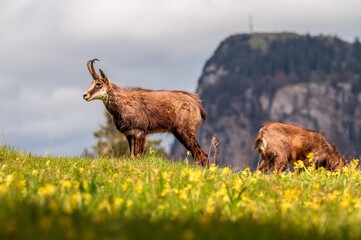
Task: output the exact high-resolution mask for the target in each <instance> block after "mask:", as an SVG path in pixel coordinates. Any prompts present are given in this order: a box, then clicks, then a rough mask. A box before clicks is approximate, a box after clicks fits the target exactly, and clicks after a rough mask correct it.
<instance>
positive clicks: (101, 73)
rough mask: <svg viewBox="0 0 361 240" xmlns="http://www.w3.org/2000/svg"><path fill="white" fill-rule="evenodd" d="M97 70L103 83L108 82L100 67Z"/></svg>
mask: <svg viewBox="0 0 361 240" xmlns="http://www.w3.org/2000/svg"><path fill="white" fill-rule="evenodd" d="M99 72H100V76H101V77H102V79H103V81H104V83H105V84H108V83H109V80H108V77H107V75H105V73H104V72H103V71H102V70H101V69H99Z"/></svg>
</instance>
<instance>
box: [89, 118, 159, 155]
mask: <svg viewBox="0 0 361 240" xmlns="http://www.w3.org/2000/svg"><path fill="white" fill-rule="evenodd" d="M94 137H95V138H96V139H97V142H96V144H95V145H94V146H93V149H94V154H95V155H96V156H107V157H121V156H127V155H129V154H130V153H129V145H128V141H127V139H126V138H125V136H124V135H123V134H122V133H120V132H119V131H118V130H117V129H116V127H115V125H114V123H113V119H112V116H111V115H110V114H109V113H108V112H107V111H105V123H104V124H102V125H100V129H99V130H98V131H96V132H94ZM161 142H162V141H161V140H160V139H158V140H147V141H146V143H145V147H144V149H145V153H147V152H149V151H156V152H157V154H160V155H165V150H164V148H163V147H162V146H161Z"/></svg>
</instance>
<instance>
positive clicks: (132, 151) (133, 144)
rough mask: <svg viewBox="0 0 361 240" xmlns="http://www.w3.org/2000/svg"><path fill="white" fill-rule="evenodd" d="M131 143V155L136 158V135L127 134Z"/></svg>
mask: <svg viewBox="0 0 361 240" xmlns="http://www.w3.org/2000/svg"><path fill="white" fill-rule="evenodd" d="M126 138H127V140H128V144H129V150H130V156H131V157H132V158H134V156H135V137H134V136H133V135H127V136H126Z"/></svg>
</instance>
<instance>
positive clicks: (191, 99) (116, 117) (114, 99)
mask: <svg viewBox="0 0 361 240" xmlns="http://www.w3.org/2000/svg"><path fill="white" fill-rule="evenodd" d="M94 61H99V60H98V59H93V60H89V61H88V63H87V67H88V69H89V72H90V74H91V75H92V77H93V83H92V85H91V86H90V88H89V89H88V90H87V91H86V92H85V93H84V95H83V98H84V99H85V100H86V101H91V100H96V99H98V100H102V101H103V103H104V105H105V107H106V109H107V110H108V111H109V113H110V114H111V115H112V116H113V121H114V124H115V126H116V127H117V129H118V130H119V131H120V132H121V133H123V134H124V135H125V136H126V138H127V141H128V144H129V148H130V154H131V156H132V157H134V156H136V157H140V156H141V155H142V154H143V150H144V144H145V138H146V136H147V135H148V134H151V133H156V132H171V133H173V135H174V136H175V137H176V138H177V139H178V140H179V141H180V142H181V143H182V144H183V145H184V147H185V148H186V149H187V150H189V151H190V152H191V153H192V157H193V159H194V161H195V163H196V164H199V165H203V166H207V165H208V155H207V154H206V153H205V152H204V151H203V150H202V148H201V147H200V145H199V144H198V141H197V129H198V127H199V125H200V124H201V122H202V119H204V120H205V119H206V116H207V113H206V111H205V110H204V109H203V107H202V106H201V103H200V102H201V101H200V99H199V97H198V96H197V95H196V94H193V93H189V92H184V91H165V90H157V91H156V90H147V89H142V88H121V87H119V86H117V85H115V84H114V83H112V82H110V80H109V79H108V77H107V76H106V75H105V73H104V72H103V71H102V70H101V69H99V72H100V76H99V75H98V74H97V73H96V72H95V70H94V66H93V64H94Z"/></svg>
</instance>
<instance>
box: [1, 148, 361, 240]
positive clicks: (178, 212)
mask: <svg viewBox="0 0 361 240" xmlns="http://www.w3.org/2000/svg"><path fill="white" fill-rule="evenodd" d="M310 158H311V159H312V156H311V157H310ZM295 168H296V171H295V172H289V173H282V174H276V173H271V174H267V175H264V174H261V173H259V172H256V173H252V172H251V171H250V170H249V169H245V170H243V171H240V172H236V171H232V169H230V168H227V167H226V168H220V167H216V166H211V167H210V168H202V167H197V166H193V165H191V164H187V160H186V159H185V160H184V161H183V162H170V161H168V160H165V159H162V158H161V157H158V156H157V155H156V154H154V153H153V154H148V155H147V156H145V157H144V158H142V159H134V160H133V159H127V158H124V159H110V158H99V159H93V160H90V159H84V158H68V157H52V156H41V157H40V156H34V155H32V154H29V153H19V152H17V151H15V150H13V149H11V148H9V147H4V146H3V147H0V223H1V224H0V239H30V238H31V239H34V237H36V239H98V238H101V239H236V238H237V239H360V238H361V227H360V226H361V172H360V171H359V170H358V161H357V160H354V161H352V163H351V165H350V166H349V167H347V168H344V169H343V171H342V172H334V173H332V172H329V171H325V170H322V169H321V170H315V169H314V168H312V167H309V168H307V169H304V167H303V165H302V164H297V165H296V166H295ZM297 169H302V171H298V170H297Z"/></svg>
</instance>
